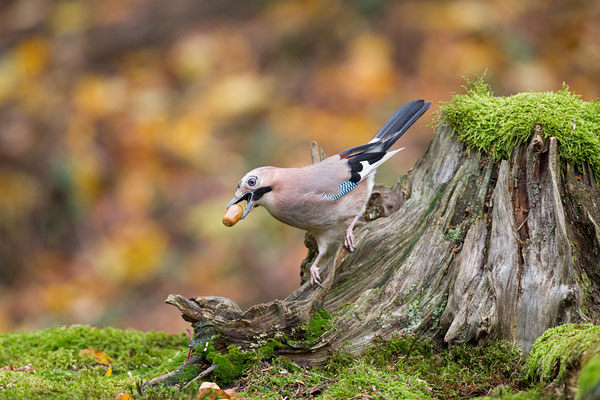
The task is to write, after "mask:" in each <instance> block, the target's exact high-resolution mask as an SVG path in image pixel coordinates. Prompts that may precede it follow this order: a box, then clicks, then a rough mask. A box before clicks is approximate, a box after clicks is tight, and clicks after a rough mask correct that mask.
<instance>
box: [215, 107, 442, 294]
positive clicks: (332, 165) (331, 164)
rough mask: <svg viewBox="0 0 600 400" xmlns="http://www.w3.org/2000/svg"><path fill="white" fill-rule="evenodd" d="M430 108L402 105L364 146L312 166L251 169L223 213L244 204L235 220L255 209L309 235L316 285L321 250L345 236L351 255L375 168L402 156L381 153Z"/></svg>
mask: <svg viewBox="0 0 600 400" xmlns="http://www.w3.org/2000/svg"><path fill="white" fill-rule="evenodd" d="M430 105H431V102H427V103H425V102H424V101H423V100H415V101H412V102H410V103H407V104H405V105H403V106H402V107H400V108H399V109H398V110H397V111H396V112H395V113H394V115H392V117H391V118H390V119H389V120H388V121H387V122H386V123H385V125H383V127H382V128H381V129H380V130H379V132H377V134H376V135H375V136H374V137H373V139H371V141H370V142H369V143H367V144H363V145H361V146H357V147H353V148H351V149H349V150H346V151H342V152H341V153H338V154H336V155H333V156H331V157H328V158H326V159H325V160H323V161H321V162H318V163H316V164H311V165H307V166H306V167H302V168H277V167H260V168H256V169H253V170H252V171H250V172H248V173H247V174H246V175H244V177H243V178H242V179H241V180H240V182H239V183H238V185H237V190H236V192H235V196H234V198H233V199H232V200H231V202H230V203H229V204H228V206H227V207H230V206H232V205H233V204H237V203H239V202H241V201H242V200H246V201H247V205H246V208H245V210H244V212H243V214H242V217H241V219H244V218H245V217H246V215H248V213H249V212H250V211H251V210H252V209H253V208H254V207H256V206H259V205H260V206H263V207H265V208H266V209H267V211H269V213H270V214H271V215H272V216H273V217H275V218H276V219H278V220H279V221H281V222H283V223H285V224H288V225H291V226H294V227H296V228H300V229H303V230H305V231H307V232H309V233H310V234H311V235H312V236H313V237H314V238H315V239H316V241H317V246H318V249H319V254H318V255H317V258H316V259H315V261H314V262H313V264H312V266H311V267H310V281H311V283H312V284H313V285H315V284H317V285H320V282H321V277H320V275H319V268H318V266H317V265H318V264H319V261H320V260H321V257H323V255H324V254H325V253H326V252H327V247H328V246H329V245H330V244H331V243H333V242H335V241H336V240H338V238H339V237H340V236H341V234H342V232H345V235H344V245H345V246H346V248H347V249H348V250H349V251H350V252H352V251H354V247H355V240H354V235H353V233H352V229H353V228H354V225H355V224H356V221H358V219H359V217H360V216H361V215H362V214H363V213H364V211H365V208H366V205H367V201H368V200H369V197H370V196H371V190H372V189H373V178H374V175H375V172H376V171H377V167H379V166H380V165H381V164H383V163H384V162H385V161H387V160H388V159H389V158H390V157H392V156H393V155H394V154H396V153H397V152H399V151H400V150H402V149H398V150H394V151H390V152H388V151H387V150H388V149H389V148H390V147H392V145H393V144H394V143H395V142H396V141H397V140H398V139H399V138H400V136H402V135H403V134H404V132H406V131H407V130H408V129H409V128H410V127H411V126H412V125H413V124H414V123H415V122H416V121H417V119H419V118H420V117H421V116H422V115H423V114H424V113H425V112H426V111H427V109H429V106H430Z"/></svg>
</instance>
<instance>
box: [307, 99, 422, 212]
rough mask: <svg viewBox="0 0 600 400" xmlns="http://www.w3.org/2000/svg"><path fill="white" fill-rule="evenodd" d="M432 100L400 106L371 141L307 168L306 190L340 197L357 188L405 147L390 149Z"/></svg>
mask: <svg viewBox="0 0 600 400" xmlns="http://www.w3.org/2000/svg"><path fill="white" fill-rule="evenodd" d="M430 105H431V102H424V101H423V100H415V101H411V102H410V103H407V104H405V105H403V106H402V107H400V108H399V109H398V110H397V111H396V112H395V113H394V114H393V115H392V117H391V118H390V119H389V120H388V121H387V122H386V123H385V124H384V125H383V127H382V128H381V129H380V130H379V132H377V134H375V136H374V137H373V139H371V141H370V142H369V143H367V144H363V145H361V146H357V147H353V148H351V149H348V150H345V151H343V152H341V153H339V154H336V155H334V156H331V157H329V158H327V159H325V160H323V161H321V162H319V163H316V164H312V165H309V166H307V167H305V168H303V170H304V172H305V174H304V176H305V181H304V182H303V183H302V187H303V189H302V190H306V191H310V192H313V193H317V194H320V195H321V196H322V197H325V198H328V199H331V200H337V199H338V198H340V197H342V196H344V195H345V194H346V193H348V192H350V191H351V190H352V189H354V188H355V187H356V186H357V185H358V184H359V183H360V182H361V181H362V180H364V179H365V178H366V177H368V176H369V175H371V174H372V173H374V172H375V171H376V170H377V167H379V166H380V165H381V164H383V163H384V162H385V161H387V160H388V159H389V158H390V157H392V156H393V155H394V154H396V153H397V152H399V151H400V150H402V149H398V150H394V151H388V149H389V148H390V147H391V146H392V145H393V144H394V143H395V142H396V141H397V140H398V139H399V138H400V136H402V135H403V134H404V132H406V131H407V130H408V129H409V128H410V127H411V126H412V125H413V124H414V123H415V122H416V121H417V120H418V119H419V118H420V117H421V116H422V115H423V114H424V113H425V111H427V110H428V109H429V106H430Z"/></svg>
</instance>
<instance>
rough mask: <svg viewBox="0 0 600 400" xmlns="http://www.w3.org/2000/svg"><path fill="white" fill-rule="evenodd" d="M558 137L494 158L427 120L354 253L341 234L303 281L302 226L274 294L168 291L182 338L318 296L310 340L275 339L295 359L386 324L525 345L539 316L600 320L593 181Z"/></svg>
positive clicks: (271, 326) (262, 329) (219, 343)
mask: <svg viewBox="0 0 600 400" xmlns="http://www.w3.org/2000/svg"><path fill="white" fill-rule="evenodd" d="M558 147H559V143H558V142H557V140H556V139H554V138H550V139H544V138H542V137H541V135H533V138H532V139H531V141H530V142H529V143H528V144H526V145H521V146H520V147H518V148H516V149H515V150H514V152H513V154H512V157H511V159H510V160H502V161H500V162H493V161H491V160H489V159H488V158H486V157H485V156H481V155H479V154H477V153H476V152H472V151H469V150H467V149H466V148H465V146H464V144H463V143H461V142H459V141H457V140H456V139H455V137H454V136H453V135H452V132H451V128H450V127H448V126H445V125H440V126H439V127H438V129H437V131H436V135H435V138H434V140H433V142H432V143H431V145H430V147H429V149H428V150H427V152H426V154H425V155H424V156H423V157H422V158H421V159H420V160H419V161H418V162H417V164H416V165H415V167H414V168H413V169H412V170H411V171H410V172H409V174H408V175H407V176H404V177H401V179H400V182H399V183H398V185H396V186H395V187H393V188H382V187H376V189H375V190H374V192H373V195H372V197H371V200H370V202H369V206H368V208H367V211H366V213H365V218H366V220H364V221H363V222H362V223H359V225H358V226H357V227H356V228H355V236H356V238H357V243H358V245H357V248H356V250H355V251H354V253H349V252H348V251H347V250H346V249H345V248H344V247H343V246H342V245H341V244H342V242H343V241H342V240H341V239H340V241H339V243H340V245H338V246H332V247H331V249H330V251H329V252H328V254H327V255H326V256H325V257H324V258H323V262H322V264H321V270H322V272H321V276H322V277H323V282H322V283H323V287H322V288H321V287H313V286H311V285H310V283H307V282H306V278H307V277H308V276H309V274H308V266H309V265H310V264H311V263H312V260H313V259H314V257H316V248H315V244H314V241H312V240H311V238H310V237H308V236H307V240H306V244H307V247H308V255H307V257H306V259H305V260H304V262H303V264H302V268H301V270H302V285H301V286H300V287H299V288H298V289H297V290H296V291H294V292H293V293H291V294H290V295H289V296H288V297H287V298H285V299H284V300H274V301H272V302H270V303H265V304H258V305H255V306H253V307H251V308H250V309H248V310H246V311H242V310H241V309H240V308H239V307H238V306H237V304H236V303H235V302H233V301H232V300H229V299H225V298H220V297H199V298H191V299H186V298H184V297H182V296H180V295H170V296H169V298H168V299H167V303H169V304H173V305H175V306H176V307H177V308H178V309H179V310H180V311H181V312H182V314H183V318H184V319H185V320H186V321H189V322H191V323H192V325H193V327H194V331H195V336H194V341H193V343H194V346H196V347H198V348H199V347H202V346H204V347H205V346H206V343H207V341H209V340H211V339H212V340H213V344H214V345H215V348H216V349H225V347H226V346H228V345H232V344H233V345H237V346H239V347H240V348H241V349H250V348H255V347H256V346H257V344H260V343H264V340H265V339H266V338H275V337H281V336H282V334H284V335H287V336H289V337H294V335H296V336H297V335H298V332H299V331H302V327H303V326H305V324H306V323H307V322H308V321H309V320H310V318H311V316H312V315H313V313H314V311H315V310H317V309H319V308H324V309H326V310H327V311H329V312H330V313H331V314H332V315H333V317H332V319H331V327H330V328H329V329H328V330H326V331H325V332H324V333H323V334H322V335H321V337H320V338H319V340H313V341H311V342H307V341H302V340H295V341H293V340H289V341H288V342H287V344H285V345H284V346H283V347H282V348H279V349H277V350H276V353H278V354H280V355H285V356H286V357H289V358H291V359H293V360H295V361H297V362H301V363H305V364H318V363H321V362H323V361H324V360H325V359H326V358H327V356H328V355H329V354H330V353H331V352H333V351H336V350H338V349H340V348H341V347H342V346H343V350H344V351H346V352H350V353H355V354H356V353H359V352H361V351H362V350H363V349H364V348H365V346H366V345H368V344H371V343H373V341H374V340H375V338H378V337H379V338H384V339H385V338H389V337H390V336H392V335H394V334H398V333H414V334H419V335H425V336H430V337H432V338H434V339H436V340H439V341H444V342H446V343H449V344H454V343H473V344H478V343H484V342H486V341H487V340H490V339H504V340H507V341H510V342H512V343H515V344H518V345H520V346H522V347H523V348H524V349H525V350H529V349H530V348H531V346H532V344H533V342H534V340H535V339H536V338H537V337H538V336H539V335H540V334H541V333H542V332H544V331H545V330H546V329H548V328H550V327H553V326H556V325H559V324H563V323H566V322H573V321H582V320H591V321H594V322H598V321H599V319H600V318H599V317H600V301H599V300H598V299H600V296H599V295H600V285H599V283H600V268H599V266H600V255H599V249H600V189H599V187H598V185H597V183H596V182H595V180H594V177H593V174H592V173H591V169H590V168H589V166H587V165H584V166H580V168H576V166H573V165H565V164H563V165H561V164H560V163H559V157H558V150H559V149H558ZM312 154H313V158H315V157H321V156H322V153H321V151H319V149H318V148H317V147H316V146H313V151H312ZM579 170H581V171H582V172H578V171H579Z"/></svg>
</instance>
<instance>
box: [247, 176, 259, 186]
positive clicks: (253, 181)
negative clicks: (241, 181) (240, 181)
mask: <svg viewBox="0 0 600 400" xmlns="http://www.w3.org/2000/svg"><path fill="white" fill-rule="evenodd" d="M257 181H258V180H257V179H256V177H255V176H251V177H250V178H248V186H254V185H256V182H257Z"/></svg>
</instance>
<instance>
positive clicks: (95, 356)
mask: <svg viewBox="0 0 600 400" xmlns="http://www.w3.org/2000/svg"><path fill="white" fill-rule="evenodd" d="M79 357H87V358H91V359H92V360H94V361H96V362H97V363H98V364H102V365H104V366H105V367H106V372H105V373H104V376H111V375H112V365H111V362H112V361H113V358H112V357H111V356H109V355H108V354H106V353H105V352H103V351H101V350H97V349H82V350H81V351H80V352H79Z"/></svg>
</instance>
